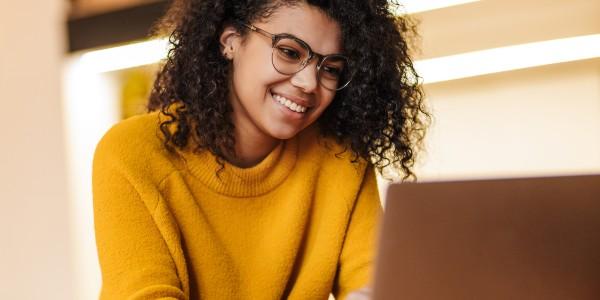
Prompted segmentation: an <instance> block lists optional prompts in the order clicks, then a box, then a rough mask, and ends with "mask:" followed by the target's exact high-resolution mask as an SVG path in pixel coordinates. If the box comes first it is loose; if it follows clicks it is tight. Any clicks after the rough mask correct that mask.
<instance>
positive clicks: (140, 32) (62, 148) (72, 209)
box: [0, 0, 600, 299]
mask: <svg viewBox="0 0 600 300" xmlns="http://www.w3.org/2000/svg"><path fill="white" fill-rule="evenodd" d="M402 3H404V4H405V8H403V9H402V10H401V11H400V12H399V13H410V14H412V15H413V16H415V17H416V18H417V19H418V20H420V35H421V38H420V41H419V45H420V49H421V51H420V53H418V54H417V55H416V60H417V62H416V67H417V69H418V71H419V72H420V74H421V76H423V79H424V83H425V86H424V87H425V92H426V95H427V105H428V106H429V107H430V110H431V111H432V112H433V116H434V121H433V125H432V127H431V129H430V131H429V135H428V136H427V140H426V143H427V152H426V153H424V155H422V156H421V160H420V161H419V164H418V167H417V175H418V176H419V179H420V180H423V181H428V180H450V179H464V178H489V177H520V176H554V175H565V174H588V173H600V18H598V16H599V15H600V1H597V0H569V1H566V0H559V1H556V0H554V1H551V0H523V1H516V0H505V1H486V0H483V1H465V0H462V1H460V0H459V1H442V0H437V1H436V0H430V1H428V0H420V1H412V0H411V1H403V2H402ZM166 6H167V2H166V1H149V0H146V1H144V0H71V1H68V2H67V1H65V0H44V1H33V0H22V1H9V0H1V2H0V91H1V92H2V94H1V96H0V97H1V99H2V102H1V103H2V107H3V109H4V113H3V115H2V117H1V118H0V124H1V126H0V128H1V129H0V130H1V131H2V136H1V141H2V147H0V180H1V181H0V182H1V183H0V184H1V186H0V187H1V188H0V298H1V299H96V298H97V295H98V291H99V288H100V271H99V267H98V263H97V257H96V249H95V243H94V231H93V215H92V197H91V183H90V181H91V176H90V174H91V159H92V155H93V151H94V147H95V145H96V143H97V142H98V140H99V139H100V138H101V136H102V134H103V133H104V132H105V131H106V130H107V129H108V128H109V127H110V126H112V125H113V124H114V123H116V122H118V121H119V120H121V119H123V118H127V117H129V116H132V115H135V114H138V113H143V112H144V103H145V101H146V97H147V96H148V93H149V91H150V87H151V84H152V81H153V78H154V75H155V73H156V71H157V68H158V62H159V60H160V59H161V58H162V57H164V55H165V52H166V49H167V48H166V47H167V46H166V43H165V41H164V40H161V39H157V40H150V39H148V38H147V36H148V35H147V33H148V29H149V28H150V26H151V24H152V23H153V22H155V21H156V19H157V18H158V17H159V16H160V15H161V14H162V13H163V12H164V9H165V8H166ZM141 155H143V154H141ZM380 183H381V191H382V193H384V191H385V186H386V183H385V182H384V181H381V182H380Z"/></svg>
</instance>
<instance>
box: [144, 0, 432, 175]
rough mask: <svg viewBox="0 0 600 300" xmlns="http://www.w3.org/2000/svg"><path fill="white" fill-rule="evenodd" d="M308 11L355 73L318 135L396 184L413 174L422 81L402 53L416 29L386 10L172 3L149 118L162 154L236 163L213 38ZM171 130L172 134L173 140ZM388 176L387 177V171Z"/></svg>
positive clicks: (344, 1)
mask: <svg viewBox="0 0 600 300" xmlns="http://www.w3.org/2000/svg"><path fill="white" fill-rule="evenodd" d="M302 2H307V3H308V4H310V5H313V6H316V7H319V8H320V9H321V10H322V11H323V12H324V13H326V14H327V15H328V16H329V17H331V18H332V19H333V20H335V21H337V22H338V24H339V25H340V27H341V31H342V42H343V45H344V49H345V53H346V55H348V57H350V59H351V61H350V68H351V69H352V70H353V71H354V72H355V73H354V77H353V79H352V82H351V83H350V85H349V86H348V87H346V88H345V89H343V90H341V91H338V92H337V93H336V95H335V98H334V100H333V102H332V103H331V104H330V105H329V107H328V108H327V109H326V110H325V111H324V112H323V114H322V115H321V116H320V117H319V119H318V120H317V123H318V125H319V128H320V133H321V135H323V136H326V137H331V138H334V139H335V140H336V141H337V142H339V143H341V144H342V145H345V146H346V150H348V149H350V150H351V151H352V154H353V156H354V157H355V161H356V159H357V158H359V157H360V158H363V159H365V160H367V161H369V162H371V163H372V164H373V165H374V166H375V167H376V168H377V170H378V171H379V172H380V173H382V172H383V171H384V169H386V170H389V169H391V170H394V171H395V172H397V174H399V175H402V177H403V179H404V180H406V179H409V178H412V179H416V176H415V174H414V173H413V171H412V167H413V166H414V163H415V154H416V152H417V151H418V150H420V149H421V145H422V141H423V138H424V134H425V130H426V128H427V125H428V124H429V119H430V116H429V114H428V113H427V111H426V110H425V108H424V105H423V98H424V96H423V92H422V89H421V84H420V77H419V76H418V74H417V73H416V72H415V70H414V68H413V63H412V60H411V57H410V56H409V52H410V49H411V45H412V44H411V43H410V42H411V41H412V40H411V38H412V37H415V36H416V30H415V25H414V22H412V21H411V20H410V19H409V18H408V17H406V16H398V15H396V14H394V12H393V8H394V7H392V6H397V5H398V4H397V3H393V4H392V3H390V2H389V1H388V0H305V1H302V0H270V1H269V0H238V1H233V0H230V1H227V0H225V1H223V0H181V1H174V2H173V4H171V7H170V9H169V11H168V12H167V14H166V15H165V17H164V18H163V19H162V20H161V22H160V23H159V26H158V27H157V28H158V30H157V31H155V32H159V33H160V32H162V33H167V34H170V37H169V41H170V44H171V49H170V50H169V53H168V56H167V59H166V61H165V64H164V66H163V67H162V69H161V70H160V71H159V73H158V76H157V79H156V81H155V83H154V87H153V90H152V93H151V95H150V101H149V103H148V109H149V110H150V111H156V110H158V109H160V110H161V113H162V114H164V115H165V116H167V119H165V120H162V121H161V124H160V130H161V131H162V133H163V135H164V137H165V141H164V143H165V147H167V149H169V150H170V151H173V146H175V147H178V148H183V147H186V146H187V145H188V142H189V140H190V139H192V140H193V141H194V142H196V145H197V146H196V148H195V150H196V151H202V150H209V151H210V152H212V153H213V154H214V155H215V156H216V157H217V158H218V160H219V161H222V160H224V159H225V156H226V155H235V151H234V146H235V138H234V136H233V129H234V125H233V123H232V121H231V117H230V116H231V113H232V106H231V104H230V103H229V101H227V99H228V92H229V91H228V84H227V83H228V82H227V80H228V72H229V71H230V70H229V68H230V64H229V62H228V61H227V60H226V59H225V58H224V57H223V55H222V53H221V51H220V43H219V36H220V34H221V31H222V30H223V28H224V27H225V26H227V25H232V26H236V28H237V29H238V31H239V32H240V33H241V34H242V35H245V34H247V32H248V30H247V29H246V28H245V27H243V26H241V25H239V22H240V21H241V22H244V23H252V22H253V21H256V20H260V19H263V18H268V17H269V16H270V15H271V14H272V13H273V12H274V11H275V10H276V9H277V8H278V7H281V6H282V5H288V6H294V5H298V4H299V3H302ZM170 127H174V128H176V129H175V131H174V132H171V130H169V128H170ZM388 167H391V168H388Z"/></svg>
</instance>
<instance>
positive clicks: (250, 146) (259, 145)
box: [226, 126, 282, 168]
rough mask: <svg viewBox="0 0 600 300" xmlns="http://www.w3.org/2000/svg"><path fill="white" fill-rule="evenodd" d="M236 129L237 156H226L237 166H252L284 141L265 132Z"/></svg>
mask: <svg viewBox="0 0 600 300" xmlns="http://www.w3.org/2000/svg"><path fill="white" fill-rule="evenodd" d="M238 128H239V127H238V126H236V129H235V134H234V136H235V157H229V156H228V157H226V158H227V161H229V162H230V163H231V164H233V165H234V166H236V167H240V168H250V167H253V166H255V165H257V164H258V163H260V162H261V161H263V159H265V157H267V156H268V155H269V153H271V152H272V151H273V149H275V147H277V146H278V145H279V144H280V143H281V142H282V141H281V140H278V139H274V138H271V137H265V136H264V134H258V133H254V132H248V131H242V130H240V129H238Z"/></svg>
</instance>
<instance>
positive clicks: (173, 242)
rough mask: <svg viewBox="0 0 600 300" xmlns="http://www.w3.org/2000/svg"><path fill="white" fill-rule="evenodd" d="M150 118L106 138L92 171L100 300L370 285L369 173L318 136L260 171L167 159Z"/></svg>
mask: <svg viewBox="0 0 600 300" xmlns="http://www.w3.org/2000/svg"><path fill="white" fill-rule="evenodd" d="M158 117H159V114H158V113H150V114H146V115H143V116H138V117H133V118H130V119H128V120H125V121H123V122H121V123H119V124H117V125H116V126H114V127H113V128H112V129H111V130H109V131H108V132H107V133H106V135H105V136H104V137H103V138H102V140H101V142H100V143H99V144H98V146H97V148H96V153H95V157H94V167H93V193H94V216H95V228H96V242H97V247H98V255H99V260H100V266H101V270H102V280H103V283H102V291H101V296H100V298H101V299H158V298H160V299H219V300H222V299H253V300H254V299H284V298H287V299H327V297H328V295H329V293H330V292H331V293H333V294H334V295H335V296H336V298H337V297H339V298H344V297H345V295H346V294H347V293H348V292H351V291H352V290H355V289H358V288H361V287H362V286H364V285H366V284H367V283H368V281H369V277H370V275H371V274H370V273H371V265H372V258H373V257H372V256H373V248H374V247H373V246H374V238H375V230H376V225H377V220H378V218H379V216H380V214H381V205H380V202H379V196H378V192H377V185H376V180H375V175H374V171H373V168H372V166H371V165H369V164H368V163H366V162H365V161H362V160H361V161H359V162H358V163H351V162H350V160H351V157H350V154H349V153H348V152H346V153H344V154H342V155H337V157H336V153H340V152H342V149H343V148H341V147H340V146H339V145H337V144H336V143H334V142H332V141H330V140H328V139H324V138H318V134H317V130H316V128H315V127H311V128H308V129H306V130H304V131H303V132H302V133H300V134H299V135H298V136H297V137H295V138H293V139H291V140H288V141H286V142H285V143H282V144H281V145H280V146H278V147H277V148H276V149H275V150H274V151H273V152H272V153H270V154H269V155H268V156H267V157H266V158H265V159H264V160H263V161H262V162H260V163H259V164H258V165H256V166H254V167H251V168H247V169H241V168H237V167H235V166H233V165H229V164H226V166H225V169H224V170H223V171H222V172H220V173H219V176H217V174H216V171H217V170H218V169H219V165H218V164H217V163H216V161H215V157H214V156H213V155H211V154H210V153H208V152H203V153H201V154H193V153H191V151H189V150H182V151H179V155H174V154H169V153H168V152H167V151H166V150H165V149H164V147H163V144H162V135H161V134H160V131H158V126H157V124H158V121H159V119H158Z"/></svg>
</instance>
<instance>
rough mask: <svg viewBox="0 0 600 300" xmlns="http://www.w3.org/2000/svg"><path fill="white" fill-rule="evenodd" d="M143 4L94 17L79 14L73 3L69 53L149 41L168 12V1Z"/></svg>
mask: <svg viewBox="0 0 600 300" xmlns="http://www.w3.org/2000/svg"><path fill="white" fill-rule="evenodd" d="M140 2H142V1H140ZM143 2H145V3H143V4H140V5H135V6H127V7H125V8H122V9H118V10H109V11H105V12H102V13H100V14H92V15H87V14H84V13H81V12H79V13H77V7H78V6H77V4H76V3H77V2H75V3H73V4H72V5H73V13H72V14H71V17H70V18H69V20H68V33H69V52H75V51H79V50H84V49H90V48H98V47H103V46H109V45H114V44H122V43H127V42H132V41H136V40H141V39H145V38H147V37H148V34H149V32H150V29H151V27H152V26H153V24H154V23H155V22H156V21H158V20H159V19H160V18H161V17H162V16H163V14H164V13H165V12H166V10H167V8H168V1H164V0H162V1H151V2H149V1H143ZM119 7H122V6H119Z"/></svg>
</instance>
